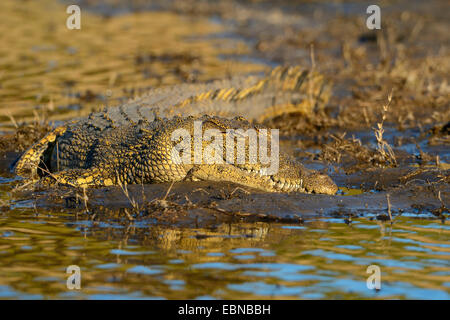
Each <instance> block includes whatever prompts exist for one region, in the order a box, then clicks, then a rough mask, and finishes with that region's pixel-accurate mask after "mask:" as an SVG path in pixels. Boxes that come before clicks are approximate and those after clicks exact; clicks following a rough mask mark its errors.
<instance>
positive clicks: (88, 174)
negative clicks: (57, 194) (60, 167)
mask: <svg viewBox="0 0 450 320" xmlns="http://www.w3.org/2000/svg"><path fill="white" fill-rule="evenodd" d="M41 183H43V184H45V185H49V184H62V185H70V186H72V187H80V188H87V187H106V186H112V185H114V184H115V178H114V176H113V175H105V172H101V171H100V170H99V169H98V168H92V169H68V170H64V171H60V172H56V173H52V174H50V175H48V176H46V177H44V178H42V179H41Z"/></svg>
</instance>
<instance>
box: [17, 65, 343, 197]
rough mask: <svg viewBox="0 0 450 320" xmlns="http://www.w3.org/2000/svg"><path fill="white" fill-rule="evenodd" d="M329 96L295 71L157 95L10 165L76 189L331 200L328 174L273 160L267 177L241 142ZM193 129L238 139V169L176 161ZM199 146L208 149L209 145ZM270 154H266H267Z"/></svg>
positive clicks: (47, 142) (94, 117) (317, 79)
mask: <svg viewBox="0 0 450 320" xmlns="http://www.w3.org/2000/svg"><path fill="white" fill-rule="evenodd" d="M329 95H330V85H329V84H328V83H327V82H326V81H325V80H324V78H323V76H322V75H320V74H318V73H316V72H311V71H308V70H304V69H301V68H300V67H277V68H275V69H274V70H273V71H272V72H271V73H270V74H269V75H266V76H256V75H253V76H246V77H242V76H239V77H233V78H231V79H227V80H217V81H213V82H209V83H203V84H182V85H179V86H172V87H164V88H157V89H154V90H152V91H151V92H149V94H147V95H146V96H143V97H140V98H137V99H135V100H132V101H130V102H128V103H126V104H123V105H120V106H117V107H110V108H106V109H104V110H103V111H100V112H94V113H91V114H90V115H89V116H88V117H86V118H81V119H77V120H73V121H70V122H68V123H65V124H64V125H62V126H59V127H56V128H55V129H54V130H53V131H51V132H50V133H49V134H47V135H46V136H45V137H44V138H42V139H41V140H40V141H38V142H37V143H35V144H34V145H33V146H31V147H30V148H29V149H28V150H27V151H26V152H25V153H24V154H23V155H22V156H21V157H20V158H19V159H18V160H17V162H16V164H15V166H14V170H15V172H16V173H17V174H18V175H20V176H23V177H27V178H31V179H34V180H36V179H39V181H41V182H43V183H44V184H52V183H55V182H56V183H61V184H66V185H72V186H76V187H102V186H110V185H121V184H146V183H161V182H174V181H183V180H191V181H197V180H211V181H229V182H234V183H237V184H240V185H244V186H248V187H253V188H256V189H260V190H264V191H269V192H305V193H325V194H335V193H336V191H337V186H336V185H335V184H334V182H333V181H332V180H331V178H330V177H329V176H328V175H326V174H321V173H319V172H318V171H315V170H311V169H307V168H305V167H304V166H303V165H302V164H300V163H298V162H296V161H295V160H294V159H292V158H290V157H289V156H287V155H286V154H284V153H278V157H277V160H278V170H277V171H276V172H272V173H270V174H269V173H268V172H269V171H268V166H267V164H263V163H262V162H261V161H259V160H257V159H256V160H255V159H252V157H251V155H250V149H251V147H250V141H249V137H248V136H245V135H242V132H244V133H245V132H249V131H248V130H254V132H257V133H261V132H265V133H267V132H269V131H271V129H270V128H267V127H265V126H264V125H262V124H261V123H262V122H263V121H264V120H265V119H270V118H273V117H276V116H277V115H280V114H283V113H288V112H300V113H301V112H311V111H312V110H313V109H314V108H321V107H322V106H323V104H325V103H326V102H327V100H328V98H329ZM242 114H245V116H246V118H244V117H242V116H241V115H242ZM196 123H201V124H202V128H201V130H202V131H201V134H202V136H203V135H204V134H205V133H206V131H207V130H216V131H215V132H218V135H220V136H222V138H223V139H222V141H225V140H226V138H227V137H226V135H228V134H230V133H232V134H234V138H236V139H237V140H238V139H243V141H244V143H243V146H244V151H243V152H244V154H245V156H244V161H241V162H239V161H236V160H237V156H238V153H239V150H237V149H236V150H235V151H236V152H234V153H235V154H234V158H229V157H225V156H224V155H225V154H226V152H227V151H228V149H227V150H225V149H224V150H222V151H223V152H219V149H215V151H214V152H213V154H214V157H215V160H216V161H215V162H211V161H209V160H211V159H207V157H205V158H204V159H201V161H200V162H198V161H197V162H196V161H193V160H195V159H193V157H194V154H195V152H192V153H191V156H190V158H189V157H188V159H190V160H192V161H187V162H186V161H180V158H179V155H178V158H177V154H176V153H174V150H176V147H177V146H179V145H180V141H179V140H176V139H175V140H174V139H173V137H174V136H173V135H174V133H175V132H177V130H178V129H183V130H185V131H184V132H187V133H188V137H190V139H191V141H188V142H189V143H188V146H189V147H190V148H193V147H194V145H195V141H194V140H195V139H196V138H195V134H194V133H195V132H194V131H195V128H196V127H195V126H196ZM234 138H233V139H234ZM216 139H217V137H215V138H214V141H216ZM184 143H186V141H184ZM200 143H201V150H202V151H204V150H206V148H207V146H208V143H207V142H205V141H201V142H200ZM270 143H271V139H269V144H270ZM271 146H272V145H271ZM221 147H223V148H225V147H224V146H221ZM174 148H175V149H174ZM233 148H234V147H233ZM271 148H272V147H271ZM271 148H269V150H268V153H270V154H274V153H275V152H276V151H275V149H273V150H272V149H271ZM233 150H234V149H233ZM181 151H182V153H183V152H186V151H187V149H184V150H181ZM189 151H191V150H190V149H189ZM241 151H242V150H241ZM256 158H258V157H256ZM217 160H220V161H217Z"/></svg>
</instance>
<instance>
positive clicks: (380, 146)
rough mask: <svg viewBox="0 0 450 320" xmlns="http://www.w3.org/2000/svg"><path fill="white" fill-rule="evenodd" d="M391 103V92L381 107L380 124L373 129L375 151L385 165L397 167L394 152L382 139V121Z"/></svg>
mask: <svg viewBox="0 0 450 320" xmlns="http://www.w3.org/2000/svg"><path fill="white" fill-rule="evenodd" d="M391 101H392V91H391V93H390V94H389V96H388V101H387V103H386V104H384V105H383V109H382V113H381V122H378V123H377V128H373V130H374V133H375V138H376V139H377V150H378V152H379V154H380V155H381V157H382V158H383V159H385V161H386V162H387V163H389V164H390V165H392V166H397V160H396V158H395V154H394V151H393V150H392V148H391V146H390V145H389V143H387V141H386V140H384V139H383V133H384V128H383V125H384V121H385V120H386V115H387V113H388V110H389V105H390V104H391Z"/></svg>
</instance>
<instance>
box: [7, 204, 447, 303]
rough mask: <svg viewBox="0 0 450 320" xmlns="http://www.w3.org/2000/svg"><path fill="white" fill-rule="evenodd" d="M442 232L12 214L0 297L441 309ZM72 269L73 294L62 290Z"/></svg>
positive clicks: (416, 222) (361, 221) (433, 228)
mask: <svg viewBox="0 0 450 320" xmlns="http://www.w3.org/2000/svg"><path fill="white" fill-rule="evenodd" d="M449 234H450V226H449V224H448V222H447V223H445V224H442V223H440V222H439V221H437V220H426V219H411V218H402V217H400V218H398V220H396V222H395V224H394V225H393V226H392V227H391V226H390V224H386V223H381V222H379V221H377V220H376V219H373V220H370V216H369V217H365V218H356V219H354V220H353V222H352V223H351V224H350V225H348V224H346V223H345V222H344V221H343V219H331V218H328V219H325V218H323V219H317V220H312V221H310V222H308V223H305V225H285V224H274V223H270V224H268V223H238V224H219V225H217V226H214V227H211V228H208V229H201V228H191V229H190V228H187V229H186V228H184V229H183V228H176V227H162V226H158V225H155V224H152V223H150V222H145V221H144V222H142V221H141V222H136V223H124V222H123V221H111V220H110V219H108V220H107V221H91V220H90V219H89V218H88V217H86V216H85V215H83V216H82V215H80V216H78V218H77V216H76V215H75V214H74V213H70V214H68V213H65V214H58V213H47V212H42V209H38V210H34V209H30V208H16V209H15V210H13V211H10V212H8V213H7V214H6V213H3V214H2V215H1V216H0V274H1V278H0V298H88V299H104V298H132V299H136V298H137V299H139V298H151V299H161V298H163V299H182V298H185V299H199V298H205V297H207V298H218V299H223V298H225V299H226V298H238V299H241V298H296V299H297V298H302V299H322V298H333V299H334V298H345V299H346V298H400V299H417V298H418V299H449V298H450V259H449V258H450V241H449V239H450V237H449ZM73 264H75V265H78V266H79V267H80V268H81V274H82V289H81V290H74V291H71V290H68V289H66V279H67V276H68V275H67V274H66V273H65V270H66V268H67V267H68V266H69V265H73ZM372 264H376V265H378V266H380V268H381V272H382V279H381V284H382V287H381V290H380V291H379V292H375V291H373V290H369V289H367V287H366V279H367V277H368V276H369V274H367V273H366V269H367V267H368V266H369V265H372Z"/></svg>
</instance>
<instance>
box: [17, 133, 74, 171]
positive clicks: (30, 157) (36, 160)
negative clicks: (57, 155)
mask: <svg viewBox="0 0 450 320" xmlns="http://www.w3.org/2000/svg"><path fill="white" fill-rule="evenodd" d="M66 129H67V127H66V126H60V127H57V128H55V129H54V130H53V131H52V132H50V133H48V134H47V135H46V136H45V137H43V138H42V139H41V140H39V141H38V142H36V143H35V144H34V145H32V146H31V147H30V148H28V150H27V151H25V152H24V153H23V154H22V155H21V156H20V158H19V159H18V160H17V162H16V163H15V165H14V168H13V170H14V172H15V173H16V174H17V175H19V176H21V177H25V178H37V177H38V169H39V166H40V164H41V161H42V157H43V155H44V152H45V151H46V150H48V148H49V146H50V145H52V144H53V143H54V142H55V141H56V138H58V137H59V136H61V135H62V134H63V133H64V132H65V131H66ZM40 169H41V170H45V168H40Z"/></svg>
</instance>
